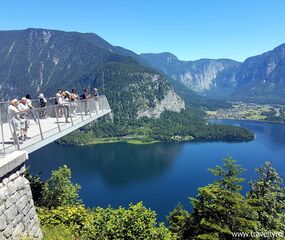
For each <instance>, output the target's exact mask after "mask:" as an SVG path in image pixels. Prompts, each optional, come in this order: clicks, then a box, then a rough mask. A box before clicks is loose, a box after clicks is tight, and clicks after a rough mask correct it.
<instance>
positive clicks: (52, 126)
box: [0, 96, 111, 161]
mask: <svg viewBox="0 0 285 240" xmlns="http://www.w3.org/2000/svg"><path fill="white" fill-rule="evenodd" d="M110 112H111V109H110V106H109V103H108V101H107V98H106V97H105V96H99V97H94V98H89V99H87V100H78V101H76V102H69V103H66V104H64V105H51V106H47V107H45V108H35V109H32V110H29V111H28V112H27V113H26V115H25V118H27V120H28V121H29V122H30V126H29V128H28V131H27V136H28V137H29V139H27V140H25V141H21V140H19V138H15V137H13V136H15V134H14V135H13V133H15V126H14V124H13V121H11V118H12V117H15V116H8V114H7V115H5V114H4V115H3V114H2V115H1V123H0V124H1V126H0V127H1V129H0V134H1V135H0V158H1V157H2V158H3V157H5V156H7V155H8V154H10V153H12V152H15V151H19V150H23V151H26V152H27V153H28V154H29V153H32V152H34V151H36V150H37V149H39V148H41V147H43V146H45V145H47V144H49V143H51V142H54V141H55V140H58V139H59V138H61V137H63V136H65V135H67V134H69V133H71V132H72V131H74V130H76V129H79V128H81V127H83V126H85V125H87V124H89V123H91V122H92V121H94V120H96V119H98V118H101V117H103V116H104V115H107V114H109V113H110ZM20 117H21V116H20ZM0 161H1V159H0Z"/></svg>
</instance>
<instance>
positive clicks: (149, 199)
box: [27, 120, 285, 221]
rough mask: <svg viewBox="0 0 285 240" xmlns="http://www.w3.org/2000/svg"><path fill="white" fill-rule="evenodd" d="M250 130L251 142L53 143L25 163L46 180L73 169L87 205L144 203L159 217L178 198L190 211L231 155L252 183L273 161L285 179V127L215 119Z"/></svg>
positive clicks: (246, 182)
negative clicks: (62, 169)
mask: <svg viewBox="0 0 285 240" xmlns="http://www.w3.org/2000/svg"><path fill="white" fill-rule="evenodd" d="M215 122H217V123H224V124H231V125H236V126H240V127H243V128H248V129H251V130H252V131H253V132H254V133H255V134H256V138H255V140H254V141H251V142H242V143H226V142H202V143H191V142H187V143H156V144H150V145H132V144H127V143H112V144H102V145H94V146H63V145H58V144H50V145H48V146H46V147H44V148H42V149H40V150H37V151H36V152H34V153H32V154H30V159H29V160H28V162H27V166H29V167H30V172H31V173H32V174H37V173H39V172H42V173H41V175H40V176H41V177H42V178H43V179H47V178H48V177H50V173H51V171H52V170H54V169H57V168H58V167H59V166H62V165H63V164H66V165H68V166H69V167H70V168H71V170H72V182H74V183H78V184H80V185H81V187H82V188H81V190H80V197H81V198H82V200H83V202H84V204H85V205H86V206H88V207H96V206H101V207H107V206H108V205H109V204H110V205H111V206H112V207H115V208H116V207H118V206H120V205H121V206H128V204H129V203H131V202H132V203H137V202H139V201H143V203H144V205H145V206H146V207H149V208H151V209H153V210H155V211H156V212H157V214H158V220H159V221H164V220H165V215H167V214H168V213H169V211H171V210H173V208H174V207H175V205H176V204H177V203H178V202H181V203H182V204H183V205H184V206H185V207H186V208H187V209H191V205H190V203H189V200H188V198H189V196H191V197H194V196H195V195H196V194H197V188H199V187H200V186H205V185H207V184H208V183H212V182H213V181H214V180H215V179H216V178H215V177H214V176H213V175H212V174H211V173H210V172H209V171H208V170H207V169H208V168H214V167H215V166H216V165H222V164H223V158H225V157H226V156H229V155H230V156H232V157H233V158H234V159H236V160H237V161H238V163H239V164H240V165H242V166H243V167H244V168H246V169H247V171H246V172H245V173H244V174H243V177H245V178H246V180H245V182H244V184H243V186H244V189H243V193H245V192H246V191H247V190H248V188H249V187H248V181H249V180H250V179H253V178H254V177H256V173H255V168H258V167H260V166H262V164H263V163H264V162H265V161H270V162H272V164H273V167H275V168H276V169H277V170H278V172H279V174H280V175H281V176H282V177H283V178H284V179H285V125H282V124H273V123H261V122H254V121H234V120H216V121H215Z"/></svg>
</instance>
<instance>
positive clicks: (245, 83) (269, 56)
mask: <svg viewBox="0 0 285 240" xmlns="http://www.w3.org/2000/svg"><path fill="white" fill-rule="evenodd" d="M235 75H236V76H235V79H236V82H237V86H236V88H235V90H234V92H233V94H232V96H231V98H233V99H240V100H246V101H254V102H265V103H267V102H274V103H282V104H285V44H282V45H280V46H278V47H276V48H274V49H273V50H272V51H268V52H266V53H264V54H261V55H259V56H254V57H250V58H247V59H246V60H245V61H244V62H243V63H242V64H241V65H240V66H239V68H238V69H237V71H236V73H235Z"/></svg>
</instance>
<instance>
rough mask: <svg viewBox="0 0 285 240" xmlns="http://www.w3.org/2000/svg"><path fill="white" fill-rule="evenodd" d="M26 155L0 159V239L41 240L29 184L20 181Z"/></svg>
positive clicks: (20, 154) (22, 176)
mask: <svg viewBox="0 0 285 240" xmlns="http://www.w3.org/2000/svg"><path fill="white" fill-rule="evenodd" d="M25 160H26V153H25V152H23V151H17V152H14V153H12V154H10V155H9V156H7V157H5V158H0V239H1V240H6V239H13V240H14V239H23V237H24V236H27V239H42V238H43V237H42V232H41V229H40V226H39V221H38V217H37V214H36V209H35V206H34V202H33V198H32V192H31V187H30V183H29V181H28V180H27V179H26V178H25V177H24V172H25V165H24V162H25Z"/></svg>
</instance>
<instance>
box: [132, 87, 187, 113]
mask: <svg viewBox="0 0 285 240" xmlns="http://www.w3.org/2000/svg"><path fill="white" fill-rule="evenodd" d="M184 109H185V102H184V101H183V100H182V99H181V97H179V96H178V95H177V94H176V93H175V92H174V91H173V90H172V89H170V90H168V91H167V93H166V95H165V96H164V98H163V99H162V100H161V101H159V100H158V99H155V100H154V107H153V108H150V107H145V108H143V109H141V110H139V111H138V113H137V116H138V118H140V117H149V118H159V117H160V115H161V113H163V112H164V111H165V110H167V111H171V112H180V111H181V110H184Z"/></svg>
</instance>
